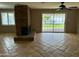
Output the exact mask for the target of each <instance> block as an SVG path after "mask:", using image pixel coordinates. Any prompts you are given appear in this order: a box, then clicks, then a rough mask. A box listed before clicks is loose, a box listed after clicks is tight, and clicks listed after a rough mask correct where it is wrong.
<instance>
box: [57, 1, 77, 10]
mask: <svg viewBox="0 0 79 59" xmlns="http://www.w3.org/2000/svg"><path fill="white" fill-rule="evenodd" d="M72 9H79V8H78V7H76V6H72V7H68V8H67V7H66V5H64V2H61V5H60V6H59V8H58V10H61V11H63V10H72Z"/></svg>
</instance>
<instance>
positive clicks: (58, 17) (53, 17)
mask: <svg viewBox="0 0 79 59" xmlns="http://www.w3.org/2000/svg"><path fill="white" fill-rule="evenodd" d="M64 23H65V14H64V13H54V14H42V32H64Z"/></svg>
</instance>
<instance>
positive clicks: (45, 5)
mask: <svg viewBox="0 0 79 59" xmlns="http://www.w3.org/2000/svg"><path fill="white" fill-rule="evenodd" d="M16 4H23V5H28V6H29V7H31V8H36V9H41V8H42V9H52V8H58V7H59V5H60V2H0V8H14V6H15V5H16ZM64 4H65V5H66V7H72V6H74V7H75V6H76V7H79V2H65V3H64Z"/></svg>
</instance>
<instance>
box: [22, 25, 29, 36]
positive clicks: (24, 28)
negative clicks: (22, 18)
mask: <svg viewBox="0 0 79 59" xmlns="http://www.w3.org/2000/svg"><path fill="white" fill-rule="evenodd" d="M29 33H30V30H29V28H28V27H27V26H22V27H21V35H22V36H23V35H28V34H29Z"/></svg>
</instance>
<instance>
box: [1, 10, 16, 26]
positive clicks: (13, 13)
mask: <svg viewBox="0 0 79 59" xmlns="http://www.w3.org/2000/svg"><path fill="white" fill-rule="evenodd" d="M2 13H7V23H8V24H7V25H5V24H3V23H2ZM9 13H13V14H14V12H8V11H7V12H6V11H4V12H1V25H2V26H15V23H14V25H12V24H10V23H9ZM14 22H15V17H14Z"/></svg>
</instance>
